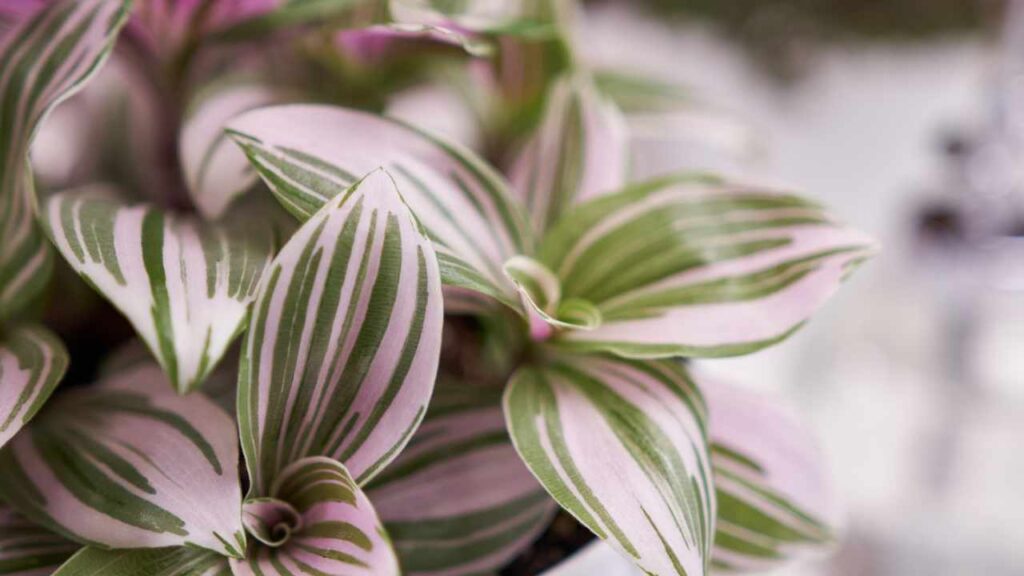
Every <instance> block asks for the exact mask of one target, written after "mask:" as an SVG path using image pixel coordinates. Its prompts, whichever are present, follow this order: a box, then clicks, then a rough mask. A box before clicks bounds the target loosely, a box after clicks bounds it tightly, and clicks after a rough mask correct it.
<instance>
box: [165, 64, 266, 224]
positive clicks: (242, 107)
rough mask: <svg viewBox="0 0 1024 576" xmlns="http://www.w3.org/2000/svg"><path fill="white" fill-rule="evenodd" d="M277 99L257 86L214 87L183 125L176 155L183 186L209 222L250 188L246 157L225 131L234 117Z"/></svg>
mask: <svg viewBox="0 0 1024 576" xmlns="http://www.w3.org/2000/svg"><path fill="white" fill-rule="evenodd" d="M275 100H277V95H276V94H275V93H274V91H273V90H271V89H270V88H268V87H266V86H262V85H259V84H230V85H227V86H220V87H217V88H216V89H212V90H211V92H210V93H208V94H206V95H204V96H200V100H199V102H198V103H197V104H196V105H195V106H194V107H193V108H194V109H193V111H192V112H191V114H190V115H189V117H188V119H187V120H186V121H185V125H184V127H183V128H182V131H181V138H180V139H179V141H178V142H179V148H180V150H179V153H180V156H181V165H182V170H183V172H184V174H185V182H186V184H187V185H188V187H189V193H190V194H191V195H192V201H193V202H194V203H195V205H196V207H197V208H198V209H199V212H200V213H201V214H202V215H203V216H204V217H205V218H206V219H208V220H215V219H217V218H220V217H221V216H222V215H224V211H225V210H227V208H228V206H229V205H230V204H231V202H232V201H233V200H234V199H235V198H237V197H238V196H240V195H241V194H243V193H244V192H246V191H248V190H249V189H250V188H252V185H253V184H255V183H256V180H257V176H256V172H255V171H253V169H252V166H251V165H250V164H249V161H248V160H247V159H246V157H245V154H243V153H242V151H241V150H239V149H238V147H237V146H235V144H234V143H233V142H231V140H230V139H229V138H228V137H227V135H226V134H225V133H224V126H226V125H227V123H228V121H229V120H231V119H232V118H234V117H235V116H237V115H239V114H241V113H242V112H245V111H247V110H252V109H253V108H257V107H260V106H266V105H268V104H271V103H273V102H274V101H275Z"/></svg>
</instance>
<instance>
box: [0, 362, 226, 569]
mask: <svg viewBox="0 0 1024 576" xmlns="http://www.w3.org/2000/svg"><path fill="white" fill-rule="evenodd" d="M0 468H2V469H3V470H4V473H3V474H2V475H0V496H2V497H3V498H4V499H5V500H6V501H7V502H9V503H10V504H11V505H12V506H14V507H15V508H16V509H17V510H18V512H20V513H22V514H24V515H25V516H26V517H27V518H29V519H30V520H32V521H33V522H36V523H38V524H40V525H42V526H45V527H47V528H50V529H52V530H53V531H55V532H58V533H60V534H62V535H64V536H67V537H68V538H70V539H73V540H75V541H77V542H81V543H83V544H89V545H94V546H99V547H104V548H154V547H165V546H182V545H190V546H195V547H200V548H206V549H209V550H213V551H215V552H218V553H220V554H223V555H233V556H241V555H242V554H243V553H244V550H245V538H244V533H243V529H242V522H241V511H240V504H241V488H240V486H239V478H238V447H237V432H236V430H235V424H234V422H233V421H232V419H231V418H230V417H229V416H228V415H227V414H226V413H225V412H224V411H223V410H222V409H220V408H219V407H218V406H216V405H215V404H214V403H213V402H212V401H210V400H209V399H207V398H206V397H204V396H203V395H202V394H199V393H197V394H192V395H189V396H178V395H177V394H175V393H174V391H173V390H172V389H171V387H170V386H169V383H168V382H167V379H166V377H165V376H164V375H163V373H162V372H161V371H160V368H159V367H157V366H155V365H153V364H149V365H144V366H136V367H133V368H131V369H128V370H126V371H124V372H121V373H118V374H117V375H116V376H114V377H111V378H109V379H108V380H106V381H104V382H103V383H101V384H100V385H98V386H93V387H90V388H85V389H80V390H72V391H68V392H65V393H63V394H61V395H60V396H59V397H58V398H57V399H56V400H55V401H54V402H51V403H50V405H48V406H47V408H46V409H45V410H44V411H43V412H42V413H41V414H40V415H39V417H38V418H36V419H35V420H34V421H33V422H32V423H31V425H29V426H28V427H27V428H25V429H24V430H23V431H22V432H21V433H20V434H18V435H17V436H16V437H15V438H14V440H13V441H11V442H10V443H9V444H8V445H7V446H6V447H5V448H4V449H3V450H2V451H0Z"/></svg>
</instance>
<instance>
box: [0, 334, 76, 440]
mask: <svg viewBox="0 0 1024 576" xmlns="http://www.w3.org/2000/svg"><path fill="white" fill-rule="evenodd" d="M67 367H68V353H67V350H66V349H65V348H64V345H63V344H61V343H60V340H58V339H57V337H56V336H54V335H53V334H51V333H50V332H49V331H48V330H46V329H45V328H42V327H39V326H22V327H19V328H14V329H11V330H9V331H8V332H7V333H6V334H4V335H2V336H0V448H3V446H4V445H5V444H7V442H8V441H10V439H11V438H13V437H14V435H15V434H16V433H17V432H18V430H21V428H22V426H24V425H25V424H27V423H28V421H29V420H31V419H32V417H33V416H35V415H36V413H37V412H39V410H40V408H42V407H43V404H44V403H45V402H46V400H47V399H48V398H49V397H50V394H51V393H53V390H54V389H55V388H56V387H57V383H58V382H60V379H61V378H62V377H63V376H64V371H65V370H67Z"/></svg>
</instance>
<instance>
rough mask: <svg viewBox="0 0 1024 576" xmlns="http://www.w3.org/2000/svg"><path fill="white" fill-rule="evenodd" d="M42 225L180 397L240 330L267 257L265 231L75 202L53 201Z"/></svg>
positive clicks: (69, 197)
mask: <svg viewBox="0 0 1024 576" xmlns="http://www.w3.org/2000/svg"><path fill="white" fill-rule="evenodd" d="M42 217H43V223H44V224H45V226H46V229H47V231H48V233H49V234H50V236H51V237H52V238H53V243H54V245H55V246H56V247H57V250H58V251H59V252H60V253H61V255H63V256H64V258H65V259H66V260H67V261H68V263H69V264H71V266H72V268H74V269H75V271H76V272H78V273H79V274H81V275H82V276H83V277H84V278H85V279H86V280H87V281H88V282H89V283H90V284H92V285H93V286H94V287H95V288H96V289H97V290H99V292H100V293H102V294H103V295H104V296H106V297H107V298H108V299H109V300H110V301H111V303H112V304H114V306H116V307H117V308H118V309H119V310H120V311H121V312H122V313H123V314H124V315H125V316H126V317H127V318H128V320H129V321H131V323H132V325H133V326H134V327H135V330H136V331H137V332H138V333H139V336H140V337H141V338H142V340H143V341H144V342H145V343H146V345H147V346H149V348H150V350H152V352H153V354H154V355H155V356H156V358H157V360H159V362H160V364H161V366H163V368H164V371H166V372H167V375H168V377H169V378H170V379H171V382H172V383H173V384H174V385H175V387H176V388H177V390H178V392H180V393H182V394H184V393H186V392H189V391H191V390H194V389H196V388H197V387H198V386H199V385H200V384H201V383H202V381H203V379H204V378H206V376H207V375H208V374H209V373H210V371H211V370H212V369H213V368H214V367H215V366H216V364H217V362H218V361H219V360H220V358H221V356H222V355H223V354H224V352H225V351H226V350H227V347H228V345H230V344H231V342H232V341H233V340H234V339H235V337H236V336H237V335H238V334H239V332H240V331H241V330H242V329H243V328H244V326H245V323H246V319H247V317H248V311H249V304H250V303H251V302H252V300H253V298H254V297H255V293H256V287H257V285H258V282H259V280H260V277H261V276H262V274H263V272H264V269H265V268H266V267H267V266H268V264H269V261H270V254H271V252H272V249H273V246H272V243H273V238H272V235H270V234H267V233H266V232H265V231H263V232H262V233H261V232H259V231H257V230H255V229H251V228H250V229H243V228H237V229H229V228H227V227H226V226H217V225H213V224H211V225H205V224H202V223H200V222H197V221H195V220H193V219H190V218H185V217H178V216H173V215H164V214H163V213H161V212H160V211H158V210H156V209H155V208H151V207H147V206H130V207H129V206H122V205H119V204H117V203H114V202H111V201H106V200H100V199H95V198H90V197H88V196H87V195H82V194H78V195H76V194H69V193H64V194H58V195H56V196H54V197H52V198H50V199H49V200H48V201H47V202H46V204H45V205H44V206H43V213H42Z"/></svg>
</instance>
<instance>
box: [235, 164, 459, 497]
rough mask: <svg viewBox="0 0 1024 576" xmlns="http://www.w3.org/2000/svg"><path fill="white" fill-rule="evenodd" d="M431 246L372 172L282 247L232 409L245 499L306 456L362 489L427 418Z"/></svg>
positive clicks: (435, 333)
mask: <svg viewBox="0 0 1024 576" xmlns="http://www.w3.org/2000/svg"><path fill="white" fill-rule="evenodd" d="M441 324H442V301H441V284H440V276H439V272H438V267H437V261H436V258H435V256H434V252H433V248H432V247H431V244H430V242H429V240H428V239H427V238H426V237H425V236H424V234H423V232H422V231H421V229H420V228H419V227H418V225H417V224H416V222H415V220H414V219H413V217H412V215H411V214H410V212H409V210H408V208H407V207H406V206H405V204H404V203H403V202H402V198H401V197H400V196H399V193H398V190H397V189H396V187H395V182H394V181H393V180H392V179H391V177H390V176H389V175H388V174H387V173H386V172H384V171H381V170H377V171H375V172H373V173H372V174H370V175H369V176H367V177H366V178H365V179H363V180H361V181H359V182H357V183H356V184H354V185H353V186H352V187H351V188H349V189H348V190H347V191H345V192H342V193H339V194H338V195H337V196H335V197H334V198H333V199H331V200H330V201H328V202H327V203H326V204H325V205H324V206H323V207H322V208H321V209H320V210H319V211H318V212H317V213H316V214H314V215H313V217H312V218H310V219H309V220H308V221H307V222H306V223H305V224H304V225H303V226H302V227H301V228H300V229H299V230H298V231H297V232H296V233H295V234H294V235H293V236H292V238H291V239H290V240H289V242H288V243H287V244H286V245H285V247H284V248H283V249H282V250H281V253H280V254H279V255H278V256H277V258H276V259H275V260H274V262H273V264H272V266H271V269H270V270H269V271H268V273H267V275H266V277H265V278H264V280H263V282H262V283H261V286H260V290H259V296H258V298H257V300H256V305H255V308H254V310H253V318H252V323H251V328H250V329H249V331H248V333H247V336H246V341H245V346H244V348H243V357H242V363H241V375H240V377H239V396H238V410H239V421H240V422H239V423H240V428H241V437H242V447H243V450H244V452H245V456H246V461H247V462H248V465H249V471H250V477H251V479H252V482H253V494H254V495H256V496H260V495H266V491H267V489H268V488H269V487H270V484H271V483H272V482H273V481H274V479H275V478H276V477H277V476H278V475H279V473H280V471H281V470H282V469H284V468H285V467H286V466H288V465H289V464H290V463H292V462H295V461H297V460H299V459H301V458H303V457H306V456H330V457H332V458H335V459H337V460H339V461H341V462H344V463H345V466H346V467H347V468H348V470H349V471H350V472H351V473H352V475H353V476H355V477H356V479H357V480H358V481H359V482H360V483H363V482H366V481H367V480H369V479H370V477H372V476H373V475H374V474H376V473H377V472H378V471H379V470H380V469H381V467H382V466H384V465H385V464H387V463H388V462H390V461H391V460H392V459H393V458H394V457H395V456H396V455H397V453H398V451H399V450H400V449H401V447H402V446H404V445H405V444H406V443H407V442H408V441H409V438H410V437H411V436H412V433H413V431H414V430H415V429H416V427H417V426H418V425H419V423H420V421H421V420H422V418H423V415H424V413H425V411H426V405H427V402H428V401H429V399H430V395H431V392H432V390H433V387H434V378H435V376H436V374H437V365H438V356H439V354H440V345H441Z"/></svg>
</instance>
